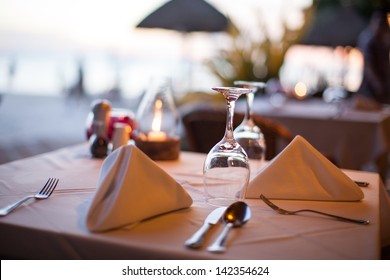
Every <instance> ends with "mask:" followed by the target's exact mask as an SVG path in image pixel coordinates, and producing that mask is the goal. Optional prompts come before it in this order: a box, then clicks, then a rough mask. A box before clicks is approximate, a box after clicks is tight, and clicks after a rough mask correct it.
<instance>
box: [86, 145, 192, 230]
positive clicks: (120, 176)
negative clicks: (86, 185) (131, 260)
mask: <svg viewBox="0 0 390 280" xmlns="http://www.w3.org/2000/svg"><path fill="white" fill-rule="evenodd" d="M191 204H192V198H191V197H190V196H189V194H188V193H187V192H186V190H185V189H184V188H183V187H182V186H181V185H180V184H179V183H177V182H176V181H175V180H174V179H173V178H172V177H171V176H170V175H168V174H167V173H166V172H165V171H164V170H162V169H161V168H160V167H159V166H158V165H157V164H156V163H155V162H154V161H152V160H151V159H150V158H149V157H148V156H146V155H145V154H144V153H143V152H142V151H141V150H139V149H138V148H137V147H136V146H134V145H125V146H122V147H120V148H118V149H117V150H115V151H114V152H113V153H111V154H110V155H109V156H108V157H107V158H106V159H105V160H104V162H103V164H102V167H101V169H100V173H99V180H98V188H97V190H96V193H95V196H94V198H93V200H92V203H91V205H90V208H89V210H88V213H87V220H86V224H87V227H88V229H89V230H90V231H92V232H101V231H107V230H112V229H116V228H120V227H123V226H126V225H130V224H133V223H136V222H139V221H142V220H145V219H148V218H151V217H154V216H157V215H160V214H164V213H168V212H171V211H175V210H179V209H183V208H187V207H190V206H191Z"/></svg>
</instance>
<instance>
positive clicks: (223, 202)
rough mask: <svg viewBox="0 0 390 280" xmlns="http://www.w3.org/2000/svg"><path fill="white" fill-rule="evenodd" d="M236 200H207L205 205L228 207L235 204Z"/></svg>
mask: <svg viewBox="0 0 390 280" xmlns="http://www.w3.org/2000/svg"><path fill="white" fill-rule="evenodd" d="M237 201H238V199H229V198H208V199H207V200H206V203H207V204H209V205H211V206H216V207H221V206H229V205H231V204H233V203H234V202H237Z"/></svg>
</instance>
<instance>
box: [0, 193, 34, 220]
mask: <svg viewBox="0 0 390 280" xmlns="http://www.w3.org/2000/svg"><path fill="white" fill-rule="evenodd" d="M30 198H34V196H33V195H29V196H26V197H25V198H22V199H21V200H19V201H17V202H15V203H13V204H11V205H8V206H6V207H4V208H2V209H0V216H5V215H8V214H9V213H11V212H12V211H13V210H15V209H16V208H18V207H19V206H20V205H22V204H23V203H24V202H26V201H27V200H29V199H30Z"/></svg>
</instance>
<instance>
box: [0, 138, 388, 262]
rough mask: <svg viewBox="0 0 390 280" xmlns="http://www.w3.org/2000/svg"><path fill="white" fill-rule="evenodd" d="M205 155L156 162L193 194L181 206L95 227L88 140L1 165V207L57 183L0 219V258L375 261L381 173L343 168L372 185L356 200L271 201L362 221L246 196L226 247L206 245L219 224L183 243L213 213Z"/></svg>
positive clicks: (381, 228) (382, 203) (381, 216)
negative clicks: (201, 242) (243, 214)
mask: <svg viewBox="0 0 390 280" xmlns="http://www.w3.org/2000/svg"><path fill="white" fill-rule="evenodd" d="M204 157H205V155H204V154H196V153H189V152H182V153H181V155H180V159H179V160H177V161H167V162H158V164H159V165H160V166H161V167H162V168H163V169H165V170H166V171H167V172H168V173H169V174H171V175H172V176H173V177H174V178H175V179H176V180H177V181H178V182H180V183H181V184H182V185H183V186H184V187H185V188H186V189H187V190H188V192H189V193H190V195H191V196H192V198H193V199H194V204H193V205H192V206H191V207H190V208H189V209H185V210H181V211H177V212H173V213H170V214H167V215H162V216H159V217H156V218H153V219H150V220H147V221H144V222H142V223H140V224H138V225H136V226H133V227H131V226H129V227H125V228H122V229H119V230H115V231H110V232H106V233H99V234H97V233H90V232H89V231H88V230H87V228H86V225H85V217H86V212H87V209H88V207H89V204H90V202H91V199H92V196H93V194H94V192H95V189H96V184H97V179H98V172H99V169H100V166H101V164H102V160H98V159H92V158H91V157H90V155H89V152H88V147H87V145H77V146H73V147H69V148H64V149H61V150H58V151H55V152H51V153H47V154H43V155H40V156H36V157H32V158H27V159H24V160H19V161H14V162H11V163H8V164H4V165H1V166H0V207H3V206H6V205H7V204H9V203H11V202H14V201H15V200H17V199H19V198H21V197H23V196H25V195H26V194H34V193H36V192H37V191H38V190H39V189H40V188H41V186H42V185H43V184H44V183H45V181H46V180H47V178H48V177H57V178H59V179H60V183H59V186H58V187H57V189H56V191H55V193H54V194H53V195H52V196H51V197H50V198H49V199H46V200H41V201H31V202H30V203H27V204H26V205H23V206H22V207H20V208H18V209H17V210H15V211H14V212H13V213H11V214H9V215H8V216H5V217H0V232H1V238H0V255H1V256H2V258H3V259H4V258H8V257H11V258H32V259H378V258H380V250H381V246H382V245H387V244H390V242H389V241H390V229H389V225H388V224H389V223H388V222H386V221H389V219H390V215H389V213H390V210H389V200H388V197H387V195H386V193H385V191H384V187H383V184H382V183H381V180H380V178H379V176H378V175H377V174H376V173H368V172H360V171H345V172H346V173H347V175H348V176H350V177H351V178H353V179H355V180H365V181H368V182H369V183H370V186H369V187H367V188H364V189H363V191H364V194H365V198H364V200H363V201H361V202H313V201H286V200H285V201H275V203H277V204H279V205H280V206H282V207H286V208H289V209H296V208H301V207H305V208H315V209H317V210H323V211H327V212H331V213H334V214H339V215H344V216H348V217H351V218H359V219H363V218H364V219H369V220H370V224H369V225H367V226H366V225H358V224H351V223H345V222H340V221H337V220H333V219H329V218H326V217H322V216H314V215H306V214H305V215H303V214H302V215H296V216H283V215H279V214H277V213H275V212H274V211H273V210H271V209H270V208H269V207H268V206H266V205H265V204H264V203H263V202H262V201H260V200H257V199H254V200H247V203H248V204H249V205H250V206H251V210H252V219H251V220H250V221H249V222H248V223H247V224H246V225H245V226H244V227H243V228H240V229H234V230H233V231H232V232H231V235H230V237H229V239H228V250H227V252H226V253H224V254H212V253H210V252H207V250H205V247H207V245H209V244H210V243H211V242H212V241H213V240H214V238H216V236H217V235H218V234H219V232H220V231H221V230H222V225H220V224H219V225H217V226H215V227H214V228H213V230H212V231H211V232H210V234H209V235H208V236H207V239H206V244H205V247H204V248H201V249H200V250H191V249H188V248H186V247H185V246H184V245H183V244H184V241H185V240H186V239H187V238H188V237H189V236H191V235H192V234H193V233H194V232H195V231H196V230H197V229H198V228H199V227H200V226H201V225H202V223H203V220H204V218H205V217H206V216H207V214H208V213H209V212H210V211H211V210H212V207H211V206H209V205H207V204H205V203H204V201H203V184H202V174H201V169H202V165H203V160H204ZM140 199H142V197H140Z"/></svg>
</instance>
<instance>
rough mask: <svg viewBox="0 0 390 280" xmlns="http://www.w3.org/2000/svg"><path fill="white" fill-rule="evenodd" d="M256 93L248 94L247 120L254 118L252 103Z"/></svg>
mask: <svg viewBox="0 0 390 280" xmlns="http://www.w3.org/2000/svg"><path fill="white" fill-rule="evenodd" d="M254 96H255V94H254V93H253V92H250V93H247V94H246V112H245V120H249V119H251V118H252V115H253V112H252V104H253V99H254Z"/></svg>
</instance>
